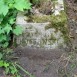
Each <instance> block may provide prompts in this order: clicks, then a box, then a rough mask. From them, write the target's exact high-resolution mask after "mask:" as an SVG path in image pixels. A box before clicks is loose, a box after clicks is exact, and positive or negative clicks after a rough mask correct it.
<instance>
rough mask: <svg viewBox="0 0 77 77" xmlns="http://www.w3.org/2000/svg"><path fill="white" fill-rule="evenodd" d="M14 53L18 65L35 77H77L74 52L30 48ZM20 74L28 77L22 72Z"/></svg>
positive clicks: (76, 62)
mask: <svg viewBox="0 0 77 77" xmlns="http://www.w3.org/2000/svg"><path fill="white" fill-rule="evenodd" d="M15 51H16V56H18V57H19V59H18V62H19V64H20V65H21V66H22V67H23V68H24V69H25V70H27V71H29V72H30V73H31V74H32V75H34V76H35V77H77V54H76V53H74V52H65V51H64V50H62V49H53V50H45V49H31V48H17V49H16V50H15ZM17 52H18V53H17ZM21 74H22V77H29V76H27V75H26V74H25V73H24V72H22V71H21Z"/></svg>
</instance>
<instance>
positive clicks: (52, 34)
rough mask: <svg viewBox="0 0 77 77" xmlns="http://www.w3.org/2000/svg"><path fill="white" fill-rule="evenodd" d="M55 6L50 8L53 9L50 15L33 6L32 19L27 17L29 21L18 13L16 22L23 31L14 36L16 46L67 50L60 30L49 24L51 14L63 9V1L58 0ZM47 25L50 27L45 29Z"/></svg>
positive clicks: (56, 14)
mask: <svg viewBox="0 0 77 77" xmlns="http://www.w3.org/2000/svg"><path fill="white" fill-rule="evenodd" d="M55 6H56V7H57V8H55V10H54V9H52V10H54V11H53V14H50V15H46V14H44V13H41V12H39V9H37V8H35V7H33V9H32V10H31V12H32V11H33V12H34V11H35V12H34V14H32V17H33V18H34V19H33V20H31V18H32V17H31V18H29V20H30V21H29V20H27V19H28V18H27V16H24V14H23V13H22V12H20V13H18V16H17V19H16V24H17V25H19V26H20V27H22V29H23V33H22V34H21V35H19V36H15V42H16V44H17V46H20V47H23V48H25V47H27V48H34V49H48V50H50V49H66V48H67V49H66V50H68V48H69V47H67V44H66V43H65V39H64V37H63V34H62V32H61V31H60V30H56V28H54V27H52V26H53V25H51V23H52V22H51V21H52V19H51V15H55V16H58V15H59V12H60V11H64V5H63V3H61V2H58V4H57V5H55ZM60 9H61V10H60ZM56 12H58V13H56ZM42 18H43V19H42ZM35 19H36V20H35ZM38 19H39V21H38ZM28 21H29V22H28ZM48 25H51V27H50V28H48V29H46V28H47V27H48Z"/></svg>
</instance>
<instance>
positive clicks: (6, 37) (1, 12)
mask: <svg viewBox="0 0 77 77" xmlns="http://www.w3.org/2000/svg"><path fill="white" fill-rule="evenodd" d="M28 9H31V3H30V2H29V0H20V1H19V0H0V67H3V68H4V69H5V71H6V74H12V75H14V76H16V77H20V75H19V72H18V70H17V67H16V66H15V65H14V63H13V62H12V61H11V57H10V56H9V53H10V52H9V50H7V47H8V45H9V43H10V40H11V34H12V35H20V34H22V28H20V27H19V26H18V25H16V24H15V22H16V16H17V13H18V12H19V11H24V10H28ZM10 55H11V56H12V54H10ZM8 56H9V57H8Z"/></svg>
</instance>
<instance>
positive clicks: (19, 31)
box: [13, 26, 22, 35]
mask: <svg viewBox="0 0 77 77" xmlns="http://www.w3.org/2000/svg"><path fill="white" fill-rule="evenodd" d="M13 33H14V34H15V35H20V34H22V28H21V27H20V26H16V27H15V29H14V30H13Z"/></svg>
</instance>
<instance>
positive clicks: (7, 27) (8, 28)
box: [4, 24, 12, 34]
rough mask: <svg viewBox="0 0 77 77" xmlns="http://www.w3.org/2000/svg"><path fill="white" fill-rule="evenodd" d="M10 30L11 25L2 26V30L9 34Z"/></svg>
mask: <svg viewBox="0 0 77 77" xmlns="http://www.w3.org/2000/svg"><path fill="white" fill-rule="evenodd" d="M11 30H12V27H11V26H10V25H9V24H6V26H5V28H4V31H5V32H6V33H7V34H9V33H10V31H11Z"/></svg>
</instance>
